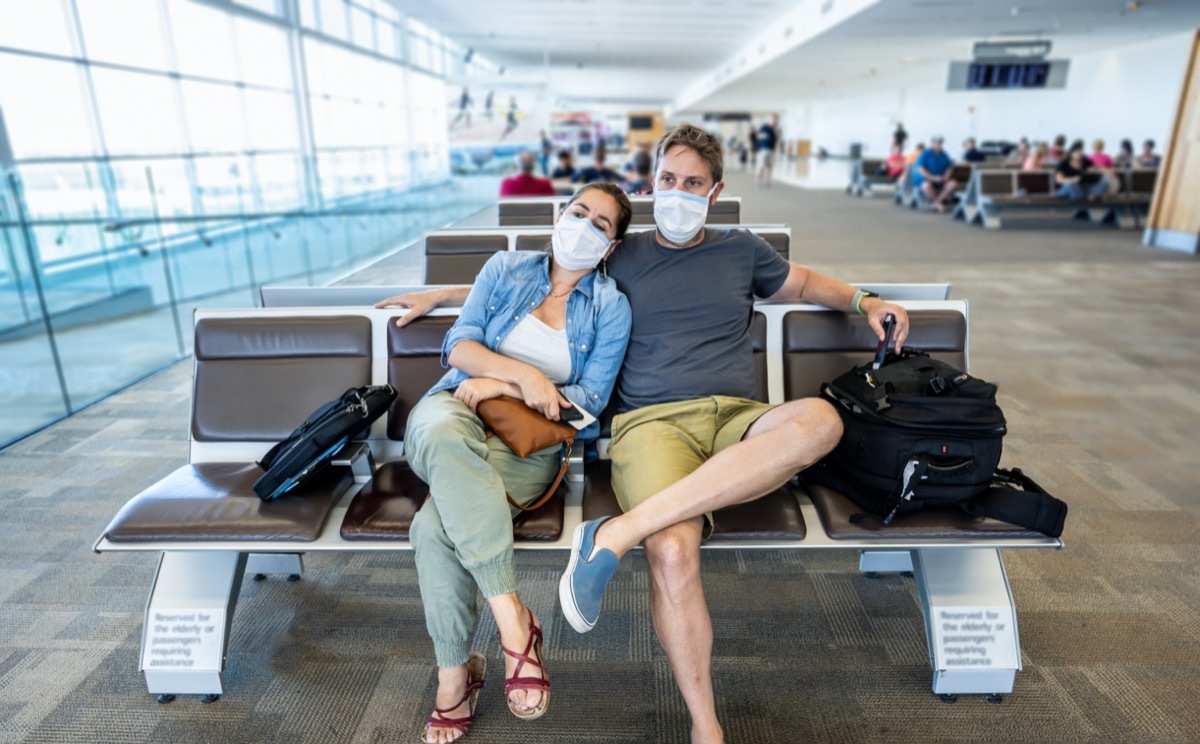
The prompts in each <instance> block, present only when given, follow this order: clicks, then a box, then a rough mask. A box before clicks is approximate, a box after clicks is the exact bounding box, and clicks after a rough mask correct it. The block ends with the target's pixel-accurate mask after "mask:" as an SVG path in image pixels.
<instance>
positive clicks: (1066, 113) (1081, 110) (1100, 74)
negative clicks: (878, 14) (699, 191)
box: [784, 30, 1193, 157]
mask: <svg viewBox="0 0 1200 744" xmlns="http://www.w3.org/2000/svg"><path fill="white" fill-rule="evenodd" d="M1192 35H1193V31H1190V30H1189V31H1187V32H1186V33H1181V34H1179V35H1173V36H1169V37H1164V38H1160V39H1156V40H1154V41H1150V42H1142V43H1138V44H1132V45H1128V46H1122V47H1116V48H1113V49H1111V50H1107V51H1104V52H1094V53H1089V54H1080V55H1076V56H1074V57H1071V58H1070V61H1071V67H1070V71H1069V72H1068V73H1067V87H1066V88H1063V89H1060V90H1026V91H1007V90H1000V91H947V90H946V83H945V68H942V72H941V73H940V75H938V76H937V77H938V79H937V80H936V81H935V82H932V83H928V84H917V85H909V86H905V87H900V88H893V89H891V90H888V91H881V92H878V93H873V94H869V95H860V96H855V97H852V98H843V99H837V100H823V101H806V102H796V103H794V104H793V105H792V106H789V108H788V110H787V114H786V115H785V117H784V119H785V122H791V123H792V125H793V126H792V127H791V129H790V131H787V133H786V136H787V137H788V139H796V138H809V139H812V140H813V148H814V150H815V149H816V148H817V147H824V148H826V149H827V150H829V151H830V152H831V153H845V152H847V151H848V149H849V146H850V143H852V142H862V143H863V145H864V151H865V153H866V154H868V155H873V156H882V155H885V154H886V153H887V147H888V144H889V143H890V141H891V133H892V131H893V129H895V122H896V121H897V120H899V121H903V122H904V127H905V129H907V130H908V132H909V147H910V148H911V146H912V145H913V144H914V143H916V142H927V141H928V139H929V137H930V135H932V134H935V133H940V134H944V135H945V137H946V149H947V151H948V152H950V153H951V155H953V156H955V157H957V155H958V153H959V152H960V147H959V143H960V142H961V141H962V140H963V139H964V138H965V137H967V136H975V137H976V138H977V139H980V140H984V139H1008V140H1012V141H1015V140H1017V139H1018V138H1020V137H1022V136H1025V137H1029V138H1030V140H1033V141H1036V140H1039V139H1045V140H1051V139H1053V138H1054V136H1055V135H1058V134H1065V135H1066V136H1067V138H1068V140H1073V139H1075V138H1077V137H1078V138H1083V139H1084V140H1085V141H1086V142H1088V143H1089V148H1090V143H1091V140H1092V139H1093V138H1096V137H1100V138H1102V139H1104V140H1105V141H1106V142H1107V143H1108V145H1107V149H1108V151H1109V152H1113V151H1115V150H1116V147H1117V143H1118V142H1119V141H1120V140H1121V139H1123V138H1129V139H1131V140H1133V142H1134V147H1135V148H1137V149H1140V147H1141V142H1142V140H1144V139H1146V138H1150V139H1154V140H1155V141H1156V142H1157V143H1158V151H1159V152H1160V153H1161V152H1165V150H1166V148H1167V146H1168V145H1169V142H1168V140H1169V137H1170V130H1171V125H1172V123H1173V122H1174V117H1175V107H1176V105H1177V103H1178V100H1179V95H1180V91H1181V87H1182V85H1183V74H1184V68H1185V67H1186V64H1187V59H1188V52H1189V50H1190V49H1191V40H1192ZM1051 56H1052V57H1053V56H1054V55H1051ZM927 77H928V78H932V77H934V76H933V75H928V76H927ZM785 130H786V128H785Z"/></svg>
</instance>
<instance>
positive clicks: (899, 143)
mask: <svg viewBox="0 0 1200 744" xmlns="http://www.w3.org/2000/svg"><path fill="white" fill-rule="evenodd" d="M907 141H908V132H906V131H904V124H902V123H901V122H896V131H894V132H892V144H893V145H895V146H896V147H899V148H900V152H904V143H905V142H907Z"/></svg>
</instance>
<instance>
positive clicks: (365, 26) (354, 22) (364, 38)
mask: <svg viewBox="0 0 1200 744" xmlns="http://www.w3.org/2000/svg"><path fill="white" fill-rule="evenodd" d="M374 20H375V17H374V16H372V15H371V14H370V13H367V12H365V11H363V10H360V9H359V8H356V7H353V6H351V7H350V28H351V33H352V34H353V35H354V38H353V41H354V44H355V45H356V46H360V47H362V48H363V49H370V50H372V51H374V49H375V28H374V25H375V24H374Z"/></svg>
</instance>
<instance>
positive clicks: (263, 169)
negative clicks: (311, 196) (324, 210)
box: [254, 154, 304, 212]
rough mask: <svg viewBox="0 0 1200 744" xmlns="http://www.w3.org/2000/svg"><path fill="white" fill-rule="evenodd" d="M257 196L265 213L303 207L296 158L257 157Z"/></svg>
mask: <svg viewBox="0 0 1200 744" xmlns="http://www.w3.org/2000/svg"><path fill="white" fill-rule="evenodd" d="M254 171H255V175H256V176H257V177H258V187H259V194H260V195H261V197H262V205H263V208H264V209H265V210H266V211H269V212H273V211H282V210H287V209H293V208H295V207H300V206H303V205H304V195H303V192H302V190H301V187H302V185H303V183H304V177H303V174H302V173H301V171H300V164H299V161H298V156H296V155H294V154H292V155H259V156H258V157H256V158H255V159H254Z"/></svg>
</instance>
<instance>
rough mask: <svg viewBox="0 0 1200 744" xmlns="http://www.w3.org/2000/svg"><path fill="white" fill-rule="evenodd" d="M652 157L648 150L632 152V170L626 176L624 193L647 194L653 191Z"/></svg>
mask: <svg viewBox="0 0 1200 744" xmlns="http://www.w3.org/2000/svg"><path fill="white" fill-rule="evenodd" d="M652 164H653V159H652V158H651V157H650V153H648V152H635V153H634V154H633V171H632V172H631V173H629V174H628V175H627V176H626V181H625V193H626V194H649V193H652V192H653V191H654V174H653V173H652V172H651V170H652V169H651V165H652Z"/></svg>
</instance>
